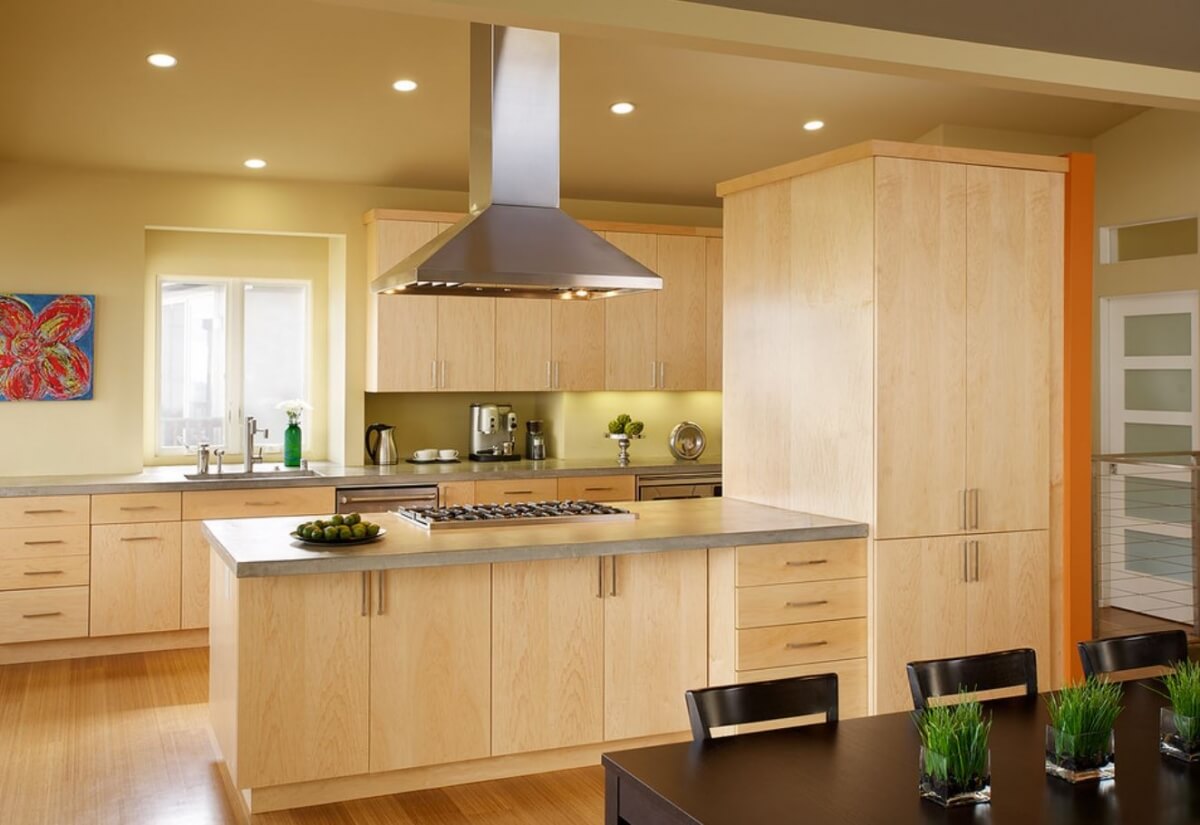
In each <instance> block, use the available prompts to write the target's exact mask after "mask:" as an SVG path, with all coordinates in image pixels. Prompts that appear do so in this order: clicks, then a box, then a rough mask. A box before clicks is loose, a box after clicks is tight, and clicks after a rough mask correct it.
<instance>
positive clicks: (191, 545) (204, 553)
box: [179, 521, 211, 630]
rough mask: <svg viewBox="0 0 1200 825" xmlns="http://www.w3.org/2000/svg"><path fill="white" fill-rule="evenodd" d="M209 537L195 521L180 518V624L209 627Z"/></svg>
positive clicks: (186, 626) (184, 626) (188, 626)
mask: <svg viewBox="0 0 1200 825" xmlns="http://www.w3.org/2000/svg"><path fill="white" fill-rule="evenodd" d="M210 555H211V551H210V550H209V545H208V539H206V538H204V531H203V529H201V526H200V522H198V521H185V522H183V553H182V557H181V564H180V587H179V593H180V600H179V601H180V608H179V612H180V627H182V628H183V629H184V630H187V629H188V628H193V627H208V569H209V556H210Z"/></svg>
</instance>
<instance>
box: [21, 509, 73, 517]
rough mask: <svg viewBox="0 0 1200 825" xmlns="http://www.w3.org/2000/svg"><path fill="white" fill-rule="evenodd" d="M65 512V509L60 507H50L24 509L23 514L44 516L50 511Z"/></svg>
mask: <svg viewBox="0 0 1200 825" xmlns="http://www.w3.org/2000/svg"><path fill="white" fill-rule="evenodd" d="M65 512H67V511H66V510H63V509H62V508H61V507H54V508H50V509H47V510H26V511H25V515H27V516H46V515H49V514H50V513H65Z"/></svg>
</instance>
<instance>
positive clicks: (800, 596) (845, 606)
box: [737, 579, 867, 628]
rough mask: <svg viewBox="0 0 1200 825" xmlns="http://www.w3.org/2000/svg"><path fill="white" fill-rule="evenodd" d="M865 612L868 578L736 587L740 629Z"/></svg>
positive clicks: (841, 616) (860, 615)
mask: <svg viewBox="0 0 1200 825" xmlns="http://www.w3.org/2000/svg"><path fill="white" fill-rule="evenodd" d="M866 615H867V580H866V579H830V580H828V581H820V582H799V583H796V584H769V585H765V586H763V587H739V588H738V589H737V627H739V628H740V627H768V626H770V625H777V624H800V623H802V622H825V621H832V620H835V619H857V618H861V617H863V616H866Z"/></svg>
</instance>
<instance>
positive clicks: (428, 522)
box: [393, 501, 637, 530]
mask: <svg viewBox="0 0 1200 825" xmlns="http://www.w3.org/2000/svg"><path fill="white" fill-rule="evenodd" d="M393 512H395V513H396V515H398V516H400V517H401V518H403V519H405V520H407V521H410V522H412V523H413V524H416V525H417V526H419V527H424V528H425V529H426V530H446V529H454V528H463V527H504V526H508V525H521V526H524V525H526V524H564V523H570V522H587V523H592V522H606V521H633V520H634V519H636V518H637V513H632V512H630V511H629V510H622V509H621V508H620V507H613V506H611V505H608V504H600V503H598V502H595V501H536V502H527V503H521V504H464V505H461V506H457V507H432V508H427V509H410V508H407V507H400V508H398V509H396V510H395V511H393Z"/></svg>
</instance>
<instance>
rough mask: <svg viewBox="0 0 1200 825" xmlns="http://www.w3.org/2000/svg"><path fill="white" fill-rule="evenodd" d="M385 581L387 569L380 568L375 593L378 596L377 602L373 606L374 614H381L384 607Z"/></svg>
mask: <svg viewBox="0 0 1200 825" xmlns="http://www.w3.org/2000/svg"><path fill="white" fill-rule="evenodd" d="M386 583H387V571H386V570H380V571H379V592H378V593H377V594H376V595H377V596H378V597H379V604H377V605H376V606H375V615H376V616H382V615H383V611H384V607H385V601H384V600H385V599H386V598H387V597H386V596H385V595H384V594H385V593H386V590H385V586H386Z"/></svg>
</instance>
